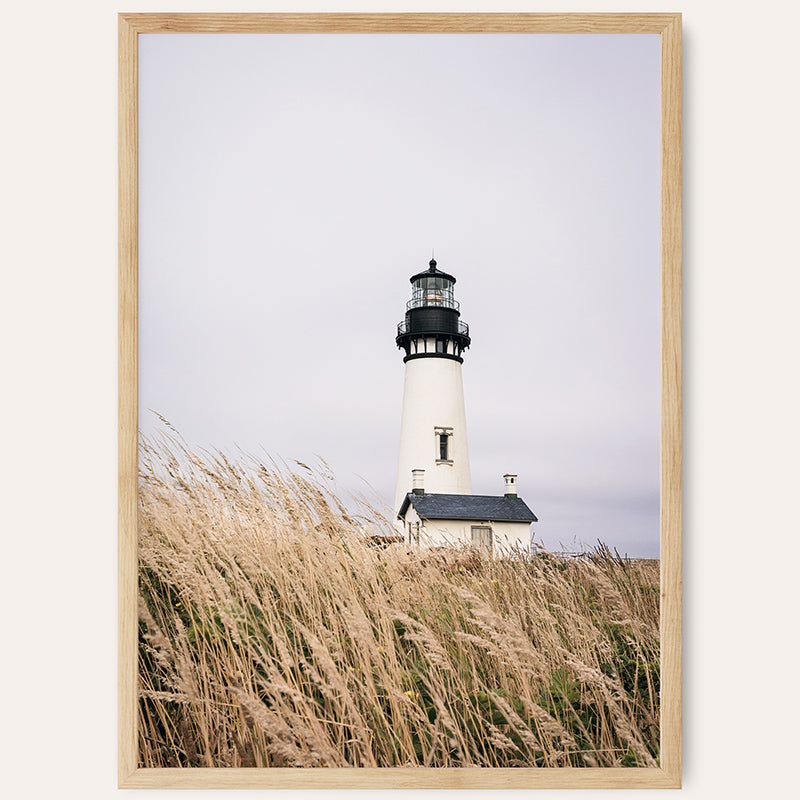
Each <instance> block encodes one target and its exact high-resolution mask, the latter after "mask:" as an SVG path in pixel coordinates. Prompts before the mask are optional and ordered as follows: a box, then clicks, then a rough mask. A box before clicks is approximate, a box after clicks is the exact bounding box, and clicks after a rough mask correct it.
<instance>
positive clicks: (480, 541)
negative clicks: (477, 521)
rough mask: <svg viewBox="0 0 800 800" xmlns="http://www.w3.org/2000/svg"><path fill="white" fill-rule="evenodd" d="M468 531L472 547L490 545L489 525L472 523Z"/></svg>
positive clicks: (490, 531)
mask: <svg viewBox="0 0 800 800" xmlns="http://www.w3.org/2000/svg"><path fill="white" fill-rule="evenodd" d="M470 533H471V538H472V546H473V547H491V546H492V528H491V526H490V525H472V526H471V527H470Z"/></svg>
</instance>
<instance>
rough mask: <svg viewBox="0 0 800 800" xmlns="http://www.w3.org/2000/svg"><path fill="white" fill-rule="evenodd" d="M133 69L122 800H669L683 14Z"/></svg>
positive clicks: (192, 41) (122, 311) (236, 52)
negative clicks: (570, 791) (222, 793)
mask: <svg viewBox="0 0 800 800" xmlns="http://www.w3.org/2000/svg"><path fill="white" fill-rule="evenodd" d="M119 70H120V72H119V276H120V278H119V347H120V349H119V404H120V408H119V415H120V416H119V732H120V733H119V785H120V786H121V787H125V788H151V787H154V788H155V787H160V788H187V787H199V788H209V789H212V788H309V787H326V788H344V787H353V788H378V787H386V788H389V787H404V788H543V787H552V788H604V787H629V788H659V787H660V788H676V787H679V786H680V779H681V736H680V726H681V669H680V664H681V18H680V15H679V14H599V15H587V14H572V15H571V14H567V15H554V14H121V15H120V16H119Z"/></svg>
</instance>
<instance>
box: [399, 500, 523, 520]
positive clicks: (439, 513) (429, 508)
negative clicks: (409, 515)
mask: <svg viewBox="0 0 800 800" xmlns="http://www.w3.org/2000/svg"><path fill="white" fill-rule="evenodd" d="M409 504H410V505H412V506H414V510H415V511H416V512H417V514H419V516H420V517H421V518H422V519H474V520H479V521H481V522H490V521H493V522H538V520H537V518H536V515H535V514H534V513H533V511H531V510H530V509H529V508H528V506H527V505H526V503H525V501H524V500H522V499H520V498H519V497H513V498H512V497H505V496H504V495H500V496H499V497H495V496H493V495H485V494H407V495H406V499H405V500H404V501H403V506H402V508H401V509H400V514H399V516H400V517H405V514H406V511H408V506H409Z"/></svg>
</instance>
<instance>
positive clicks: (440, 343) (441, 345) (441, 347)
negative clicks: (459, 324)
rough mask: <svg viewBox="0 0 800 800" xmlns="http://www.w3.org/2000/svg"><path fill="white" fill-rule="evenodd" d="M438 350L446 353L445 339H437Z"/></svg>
mask: <svg viewBox="0 0 800 800" xmlns="http://www.w3.org/2000/svg"><path fill="white" fill-rule="evenodd" d="M436 352H437V353H444V339H437V340H436Z"/></svg>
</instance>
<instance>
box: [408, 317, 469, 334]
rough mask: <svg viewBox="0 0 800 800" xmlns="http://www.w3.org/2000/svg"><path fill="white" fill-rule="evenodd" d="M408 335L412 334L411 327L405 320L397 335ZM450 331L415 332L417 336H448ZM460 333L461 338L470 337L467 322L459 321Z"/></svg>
mask: <svg viewBox="0 0 800 800" xmlns="http://www.w3.org/2000/svg"><path fill="white" fill-rule="evenodd" d="M407 333H412V331H411V330H410V326H409V324H408V322H407V321H406V320H403V321H402V322H401V323H400V324H399V325H398V326H397V335H398V336H404V335H405V334H407ZM448 333H450V332H449V331H443V330H441V329H440V330H435V331H413V334H414V335H415V336H447V335H448ZM458 333H459V335H461V336H469V325H467V323H466V322H461V320H459V321H458Z"/></svg>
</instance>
